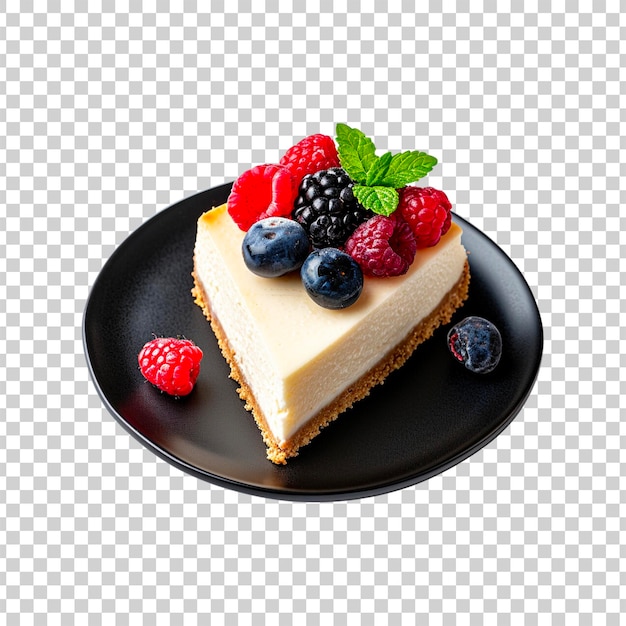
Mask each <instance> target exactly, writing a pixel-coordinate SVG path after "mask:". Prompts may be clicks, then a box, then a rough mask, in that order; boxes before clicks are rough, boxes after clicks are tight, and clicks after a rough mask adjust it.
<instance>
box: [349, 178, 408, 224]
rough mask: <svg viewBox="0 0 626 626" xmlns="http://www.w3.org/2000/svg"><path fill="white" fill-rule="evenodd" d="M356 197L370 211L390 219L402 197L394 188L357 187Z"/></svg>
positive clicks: (354, 188)
mask: <svg viewBox="0 0 626 626" xmlns="http://www.w3.org/2000/svg"><path fill="white" fill-rule="evenodd" d="M352 192H353V193H354V197H355V198H356V199H357V200H358V201H359V202H360V203H361V204H362V205H363V206H364V207H365V208H366V209H370V211H374V213H378V214H380V215H385V216H387V217H389V216H390V215H391V214H392V213H393V212H394V211H395V210H396V207H397V206H398V202H399V201H400V196H399V195H398V192H397V191H396V190H395V189H394V188H393V187H381V186H375V187H366V186H365V185H355V186H354V187H353V188H352Z"/></svg>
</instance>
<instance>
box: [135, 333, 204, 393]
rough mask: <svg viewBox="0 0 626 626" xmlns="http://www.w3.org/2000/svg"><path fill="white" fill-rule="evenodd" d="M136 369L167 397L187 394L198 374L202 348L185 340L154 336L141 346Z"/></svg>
mask: <svg viewBox="0 0 626 626" xmlns="http://www.w3.org/2000/svg"><path fill="white" fill-rule="evenodd" d="M137 359H138V361H139V369H140V370H141V373H142V374H143V375H144V377H145V378H146V379H147V380H148V381H149V382H151V383H152V384H153V385H154V386H155V387H157V388H158V389H160V390H161V391H164V392H165V393H168V394H170V395H171V396H186V395H188V394H189V393H191V390H192V389H193V386H194V385H195V384H196V380H197V378H198V374H199V373H200V361H201V360H202V350H200V348H198V346H196V345H195V344H194V343H193V341H190V340H189V339H176V338H174V337H168V338H163V337H157V338H156V339H153V340H152V341H149V342H148V343H147V344H146V345H144V347H143V348H142V349H141V352H140V353H139V356H138V357H137Z"/></svg>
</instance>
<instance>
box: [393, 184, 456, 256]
mask: <svg viewBox="0 0 626 626" xmlns="http://www.w3.org/2000/svg"><path fill="white" fill-rule="evenodd" d="M399 193H400V202H399V203H398V211H400V213H401V215H402V217H403V218H404V220H405V221H406V223H407V224H408V225H409V226H410V227H411V230H412V231H413V234H414V235H415V240H416V241H417V247H418V248H428V247H430V246H434V245H435V244H436V243H437V242H438V241H439V239H441V236H442V235H445V234H446V233H447V232H448V229H449V228H450V223H451V222H452V214H451V212H450V211H451V209H452V205H451V204H450V201H449V200H448V197H447V196H446V194H445V193H443V191H439V190H438V189H434V188H433V187H411V186H409V187H404V188H403V189H400V190H399Z"/></svg>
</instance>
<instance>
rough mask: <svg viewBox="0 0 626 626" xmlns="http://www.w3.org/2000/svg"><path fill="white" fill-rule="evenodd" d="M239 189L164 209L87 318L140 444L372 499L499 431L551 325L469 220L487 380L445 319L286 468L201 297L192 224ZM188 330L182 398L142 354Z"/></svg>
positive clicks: (110, 398) (280, 483) (109, 391)
mask: <svg viewBox="0 0 626 626" xmlns="http://www.w3.org/2000/svg"><path fill="white" fill-rule="evenodd" d="M230 187H231V184H230V183H228V184H225V185H222V186H220V187H216V188H214V189H209V190H208V191H204V192H202V193H199V194H197V195H194V196H192V197H190V198H187V199H186V200H183V201H181V202H179V203H177V204H175V205H173V206H171V207H169V208H168V209H165V210H163V211H162V212H160V213H158V214H157V215H155V216H154V217H153V218H152V219H150V220H149V221H147V222H146V223H145V224H143V225H142V226H141V227H140V228H139V229H137V230H136V231H135V232H134V233H133V234H132V235H130V236H129V237H128V239H127V240H126V241H125V242H124V243H122V245H120V246H119V248H118V249H117V250H116V251H115V252H114V253H113V255H112V256H111V258H110V259H109V260H108V261H107V263H106V264H105V266H104V267H103V269H102V271H101V272H100V275H99V276H98V279H97V280H96V282H95V284H94V285H93V288H92V291H91V294H90V296H89V299H88V302H87V306H86V309H85V313H84V319H83V340H84V346H85V353H86V356H87V361H88V364H89V368H90V371H91V375H92V378H93V381H94V383H95V385H96V388H97V390H98V393H99V394H100V396H101V398H102V400H103V401H104V404H105V405H106V407H107V409H108V410H109V412H110V413H111V414H112V415H113V417H114V418H115V419H116V420H117V421H118V422H119V423H120V424H121V425H122V426H123V427H124V428H125V429H126V430H128V432H130V433H131V434H132V435H133V436H134V437H135V438H136V439H137V440H139V441H140V442H141V443H142V444H143V445H145V446H146V447H147V448H148V449H149V450H151V451H153V452H154V453H156V454H157V455H159V456H160V457H161V458H163V459H165V460H166V461H168V462H169V463H171V464H172V465H174V466H176V467H178V468H179V469H181V470H183V471H185V472H188V473H190V474H193V475H194V476H197V477H198V478H201V479H204V480H207V481H209V482H212V483H215V484H218V485H221V486H223V487H227V488H232V489H236V490H239V491H242V492H245V493H250V494H255V495H260V496H266V497H273V498H284V499H289V500H338V499H349V498H357V497H365V496H371V495H376V494H381V493H385V492H389V491H392V490H395V489H400V488H403V487H406V486H408V485H412V484H416V483H418V482H420V481H423V480H426V479H428V478H430V477H432V476H435V475H436V474H439V473H441V472H443V471H445V470H446V469H448V468H450V467H452V466H454V465H455V464H457V463H459V462H460V461H462V460H464V459H466V458H467V457H469V456H470V455H472V454H474V453H475V452H477V451H478V450H480V449H481V448H482V447H483V446H485V445H486V444H487V443H488V442H490V441H491V440H493V439H494V438H495V437H496V436H497V435H498V434H500V433H501V432H502V431H503V430H504V429H505V428H506V427H507V426H508V424H509V423H510V422H511V421H512V420H513V419H514V417H515V416H516V415H517V414H518V412H519V411H520V409H521V408H522V406H523V404H524V402H525V400H526V398H527V397H528V395H529V393H530V391H531V389H532V386H533V384H534V381H535V379H536V376H537V373H538V370H539V365H540V361H541V354H542V348H543V329H542V325H541V318H540V316H539V312H538V310H537V306H536V304H535V301H534V298H533V295H532V293H531V291H530V289H529V288H528V285H527V284H526V282H525V281H524V279H523V277H522V276H521V274H520V273H519V271H518V270H517V268H516V267H515V265H514V264H513V262H512V261H511V260H510V259H509V258H508V257H507V256H506V255H505V254H504V252H503V251H502V250H501V249H500V248H498V246H497V245H496V244H495V243H493V242H492V241H491V240H490V239H489V238H487V237H486V236H485V235H484V234H482V233H481V232H480V231H479V230H477V229H476V228H474V227H473V226H472V225H471V224H469V223H468V222H466V221H465V220H463V219H461V218H460V217H458V216H456V215H455V216H454V219H455V221H457V222H458V223H459V224H460V226H461V227H462V228H463V243H464V245H465V247H466V248H467V250H468V251H469V253H470V255H469V259H470V267H471V273H472V280H471V283H470V297H469V300H468V301H467V303H466V304H465V306H464V307H463V309H461V310H460V311H457V313H456V315H455V317H454V319H453V320H452V324H453V323H455V322H456V321H458V320H460V319H462V318H463V317H465V316H467V315H480V316H482V317H485V318H487V319H489V320H491V321H492V322H494V323H495V324H496V325H497V326H498V328H499V329H500V332H501V333H502V337H503V342H504V354H503V356H502V360H501V362H500V364H499V366H498V367H497V368H496V370H495V371H494V372H492V373H491V374H489V375H486V376H479V375H475V374H471V373H470V372H468V371H466V370H465V369H464V368H463V367H462V366H461V365H459V364H458V363H456V362H455V361H454V359H453V358H452V357H451V356H450V355H449V354H448V351H447V347H446V341H445V338H446V332H447V329H448V328H449V326H447V327H445V328H440V329H439V330H438V331H437V332H436V333H435V335H434V336H433V338H432V339H430V340H429V341H427V342H426V343H425V344H423V345H422V346H420V347H419V348H418V349H417V351H416V352H415V353H414V355H413V356H412V357H411V358H410V359H409V361H408V362H407V364H406V365H405V366H404V367H403V368H402V369H400V370H398V371H397V372H394V373H393V374H392V375H391V376H390V377H389V378H388V379H387V381H386V382H385V384H384V385H382V386H380V387H378V388H376V389H374V390H373V391H372V393H371V395H370V396H369V397H368V398H366V399H365V400H363V401H361V402H359V403H358V404H357V405H355V407H354V408H352V409H350V410H349V411H347V412H346V413H345V414H343V415H342V416H341V417H340V418H339V419H338V420H337V421H336V422H334V423H333V424H331V425H330V426H329V427H327V428H326V429H325V430H324V431H323V432H322V433H321V434H320V435H319V436H318V437H316V439H315V440H314V441H313V442H312V443H311V444H310V445H308V446H306V447H305V448H303V449H302V450H301V452H300V455H299V456H298V457H296V458H294V459H291V460H290V461H289V463H288V465H287V466H276V465H274V464H272V463H270V462H269V461H268V460H267V459H266V457H265V445H264V444H263V441H262V439H261V435H260V433H259V431H258V429H257V427H256V425H255V423H254V420H253V419H252V416H251V415H250V414H249V413H248V412H247V411H245V410H244V408H243V403H242V402H241V400H240V399H239V397H238V395H237V393H236V383H235V382H234V381H232V380H231V379H230V378H229V377H228V374H229V369H228V366H227V364H226V362H225V361H224V359H223V358H222V355H221V353H220V351H219V349H218V347H217V342H216V340H215V337H214V335H213V333H212V331H211V328H210V326H209V324H208V323H207V321H206V320H205V318H204V316H203V315H202V312H201V310H200V309H199V308H198V307H197V306H196V305H195V304H194V302H193V299H192V297H191V294H190V291H191V287H192V285H193V280H192V278H191V270H192V267H193V260H192V256H193V246H194V241H195V234H196V221H197V219H198V217H199V216H200V215H201V214H202V213H203V212H204V211H206V210H207V209H209V208H211V207H213V206H217V205H219V204H221V203H223V202H225V201H226V198H227V197H228V193H229V191H230ZM153 333H154V334H157V335H163V336H170V335H185V336H186V337H188V338H190V339H193V340H194V341H195V342H196V343H197V344H198V345H199V346H200V347H201V348H202V350H203V352H204V359H203V362H202V370H201V373H200V377H199V379H198V382H197V383H196V388H195V389H194V391H193V392H192V393H191V394H190V395H189V396H188V397H186V398H182V399H180V400H175V399H173V398H170V397H168V396H166V395H162V394H160V393H158V392H157V391H156V390H155V389H154V388H153V387H152V386H151V385H149V384H147V383H145V382H144V380H143V378H142V376H141V374H140V373H139V370H138V368H137V354H138V352H139V350H140V349H141V347H142V346H143V344H144V343H145V342H146V341H148V340H149V339H151V338H152V334H153Z"/></svg>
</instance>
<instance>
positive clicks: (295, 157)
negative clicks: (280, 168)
mask: <svg viewBox="0 0 626 626" xmlns="http://www.w3.org/2000/svg"><path fill="white" fill-rule="evenodd" d="M279 163H280V164H281V165H284V166H285V167H286V168H288V169H289V170H290V171H291V173H292V174H293V175H294V177H295V179H296V181H297V182H298V183H300V181H301V180H302V179H303V178H304V177H305V176H306V175H307V174H314V173H315V172H318V171H319V170H325V169H328V168H329V167H339V157H338V156H337V148H336V146H335V142H334V141H333V138H332V137H329V136H328V135H310V136H309V137H305V138H304V139H303V140H302V141H299V142H298V143H297V144H296V145H295V146H292V147H291V148H289V150H287V152H285V154H284V156H283V158H282V159H281V160H280V161H279Z"/></svg>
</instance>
